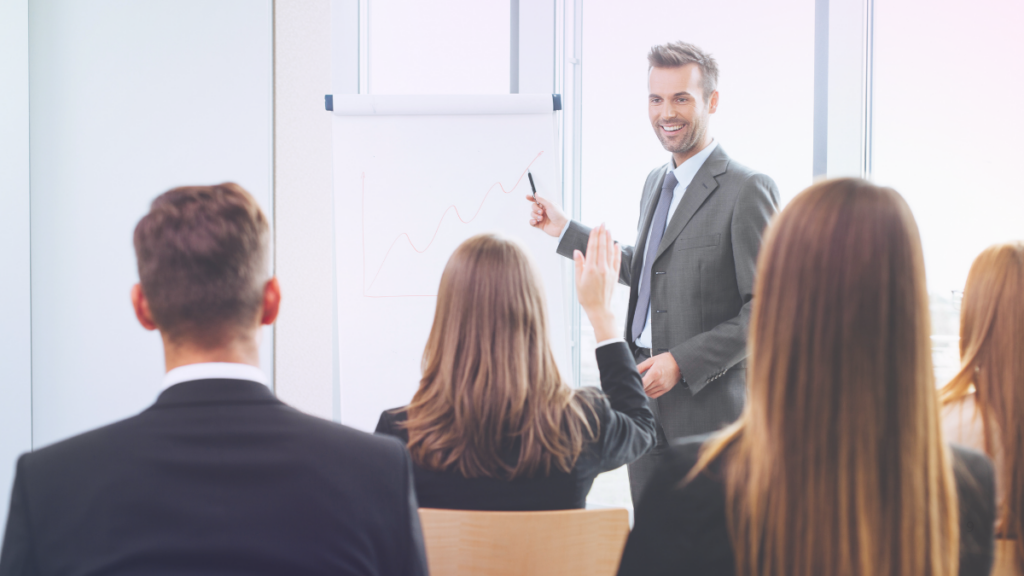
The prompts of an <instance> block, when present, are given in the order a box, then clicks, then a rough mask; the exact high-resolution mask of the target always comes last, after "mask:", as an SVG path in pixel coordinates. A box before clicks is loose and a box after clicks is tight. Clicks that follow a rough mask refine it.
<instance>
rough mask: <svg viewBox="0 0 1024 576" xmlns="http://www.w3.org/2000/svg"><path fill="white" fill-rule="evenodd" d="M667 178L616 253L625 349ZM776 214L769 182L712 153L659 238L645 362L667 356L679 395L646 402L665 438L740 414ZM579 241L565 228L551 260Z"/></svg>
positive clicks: (656, 179) (648, 197) (654, 187)
mask: <svg viewBox="0 0 1024 576" xmlns="http://www.w3.org/2000/svg"><path fill="white" fill-rule="evenodd" d="M671 168H672V166H671V164H666V165H664V166H661V167H660V168H656V169H654V170H653V171H651V173H650V175H648V177H647V183H646V184H645V185H644V192H643V197H642V198H641V199H640V222H639V227H638V230H637V240H636V244H635V247H634V246H623V247H622V269H621V272H620V281H621V282H622V283H623V284H627V285H628V286H629V287H630V295H629V312H628V315H627V317H626V341H627V342H630V347H631V348H632V347H633V343H632V338H631V337H630V334H629V331H630V329H629V327H630V326H632V323H633V314H634V313H640V314H646V310H642V311H636V310H635V308H636V300H637V284H638V283H639V281H640V275H641V270H642V266H643V254H644V252H645V251H646V250H647V248H646V246H645V244H646V240H647V231H648V229H649V228H650V226H651V219H652V217H653V215H654V208H655V207H656V206H657V204H658V198H659V197H660V196H661V185H662V181H663V180H664V178H665V173H666V172H667V171H668V170H669V169H671ZM778 208H779V192H778V188H777V187H776V186H775V182H774V181H772V179H771V178H769V177H768V176H765V175H764V174H759V173H757V172H754V171H752V170H750V169H749V168H747V167H745V166H743V165H741V164H739V163H738V162H736V161H734V160H732V159H730V158H729V156H728V155H727V154H726V153H725V151H724V150H723V149H722V147H721V146H718V147H717V148H716V149H715V150H714V151H713V152H712V153H711V155H710V156H709V157H708V159H707V160H706V161H705V162H704V165H703V166H701V168H700V170H698V171H697V174H696V176H694V178H693V181H692V182H690V185H689V186H687V188H686V192H685V194H684V195H683V198H682V200H681V201H680V203H679V206H678V207H677V208H676V211H675V213H674V214H673V215H672V219H671V220H670V221H669V223H668V225H667V227H666V228H665V235H664V237H663V238H662V240H661V244H660V245H659V246H658V251H657V255H656V257H655V260H654V265H653V268H652V274H651V324H652V326H651V331H652V332H651V333H652V345H653V349H652V352H653V353H654V354H660V353H663V352H671V353H672V355H673V356H674V357H675V360H676V363H677V364H678V365H679V370H680V374H681V376H682V380H681V382H680V385H677V386H676V387H674V388H673V389H672V390H670V391H669V392H668V393H667V394H665V395H664V396H662V397H660V398H658V399H657V400H656V401H655V408H656V409H655V416H656V417H657V418H658V420H659V424H661V426H662V428H663V429H664V432H665V434H666V435H667V436H668V438H678V437H681V436H687V435H692V434H699V433H704V432H709V431H712V430H716V429H718V428H720V427H721V426H722V425H724V424H727V423H729V422H731V421H732V420H734V419H735V418H736V417H738V416H739V413H740V411H741V410H742V408H743V401H744V398H745V391H746V382H745V378H746V370H745V362H744V359H745V358H746V356H747V326H748V324H749V322H750V309H751V300H752V299H753V289H754V269H755V267H756V263H757V252H758V249H759V248H760V245H761V235H762V233H763V232H764V228H765V226H766V225H767V224H768V221H769V220H770V219H771V217H772V215H774V214H775V212H776V211H778ZM589 234H590V229H589V228H587V227H585V226H583V225H582V224H580V223H579V222H576V221H573V222H572V223H571V224H570V225H569V229H568V230H567V231H566V233H565V235H564V236H563V237H562V241H561V242H560V243H559V245H558V253H559V254H561V255H563V256H566V257H568V258H571V257H572V253H573V250H580V251H586V246H587V238H588V236H589ZM634 255H635V256H636V257H635V258H634Z"/></svg>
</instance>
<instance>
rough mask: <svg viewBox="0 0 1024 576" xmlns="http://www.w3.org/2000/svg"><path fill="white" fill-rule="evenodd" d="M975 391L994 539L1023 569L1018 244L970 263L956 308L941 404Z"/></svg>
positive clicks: (1023, 290) (1023, 317)
mask: <svg viewBox="0 0 1024 576" xmlns="http://www.w3.org/2000/svg"><path fill="white" fill-rule="evenodd" d="M972 385H973V386H974V388H975V390H976V391H977V393H976V395H975V406H977V410H978V412H979V414H980V416H981V422H982V427H983V430H984V437H985V451H986V452H988V453H989V455H991V456H997V455H996V454H995V452H996V451H997V449H996V448H997V447H998V452H1000V454H999V456H1001V457H1002V466H1001V470H999V473H1000V478H999V483H1000V486H1001V490H1002V492H1003V501H1002V502H1001V503H1000V510H999V512H998V521H997V526H996V533H997V534H998V535H999V536H1001V537H1003V538H1015V539H1016V540H1017V552H1018V553H1017V557H1018V559H1020V562H1021V565H1020V568H1021V570H1024V526H1022V522H1024V242H1013V243H1008V244H997V245H995V246H991V247H989V248H987V249H986V250H985V251H984V252H982V253H981V254H980V255H978V257H977V258H976V259H975V260H974V264H972V265H971V271H970V273H969V274H968V275H967V285H966V286H965V287H964V299H963V304H962V305H961V307H960V371H959V372H958V373H957V374H956V376H954V377H953V379H952V380H950V381H949V383H948V384H946V385H945V386H944V387H943V388H942V391H941V393H942V401H943V403H950V402H956V401H958V400H960V399H961V398H963V397H964V396H967V395H968V394H970V392H971V386H972Z"/></svg>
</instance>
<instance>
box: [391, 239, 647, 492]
mask: <svg viewBox="0 0 1024 576" xmlns="http://www.w3.org/2000/svg"><path fill="white" fill-rule="evenodd" d="M620 259H621V254H620V251H619V247H618V245H616V244H614V243H613V242H612V239H611V234H610V233H609V232H608V231H607V230H605V229H604V227H603V226H600V227H598V228H595V229H594V230H593V232H592V233H591V235H590V243H589V244H588V247H587V254H586V256H584V255H583V254H581V253H580V252H578V251H577V252H576V258H575V260H576V290H577V295H578V298H579V302H580V305H581V306H582V307H583V309H584V311H586V313H587V316H588V318H589V319H590V322H591V324H592V325H593V327H594V333H595V336H596V337H597V340H598V342H599V344H598V348H597V351H596V354H597V363H598V367H599V369H600V372H601V387H602V389H603V391H604V393H603V394H602V393H601V391H598V390H597V389H596V388H582V389H578V390H574V389H572V388H570V387H569V386H568V385H567V384H566V383H565V382H564V381H563V380H562V377H561V375H560V374H559V372H558V367H557V366H556V365H555V360H554V355H553V354H552V352H551V346H550V343H549V342H548V329H547V317H546V313H545V310H544V309H545V306H544V297H543V292H542V290H541V286H540V282H539V281H538V279H537V275H536V273H535V272H534V269H533V266H532V265H531V264H530V261H529V258H528V257H527V255H526V253H525V252H524V251H523V250H522V249H521V248H520V247H519V246H518V245H516V244H515V243H514V242H511V241H508V240H504V239H502V238H499V237H497V236H494V235H491V234H483V235H479V236H474V237H473V238H470V239H469V240H467V241H465V242H464V243H463V244H462V245H461V246H459V248H458V249H456V250H455V253H454V254H452V256H451V259H449V261H448V265H447V266H446V267H445V270H444V273H443V275H442V276H441V286H440V289H439V290H438V295H437V309H436V312H435V315H434V324H433V327H432V328H431V331H430V336H429V337H428V339H427V346H426V350H424V352H423V378H422V379H421V380H420V387H419V389H418V390H417V391H416V394H415V395H414V396H413V399H412V402H411V403H410V404H409V405H408V406H406V407H404V408H400V409H395V410H388V411H385V412H384V413H383V414H382V415H381V418H380V422H379V423H378V424H377V432H379V433H384V434H390V435H393V436H397V437H399V438H400V439H402V440H403V441H404V442H405V443H406V444H407V445H408V447H409V452H410V453H411V455H412V460H413V464H414V476H415V482H416V494H417V498H418V499H419V504H420V506H423V507H426V508H457V509H472V510H553V509H565V508H582V507H583V506H584V504H585V501H586V496H587V493H588V492H589V491H590V486H591V485H592V484H593V481H594V477H595V476H597V475H598V474H599V473H601V472H604V471H607V470H611V469H613V468H618V467H619V466H622V465H623V464H626V463H628V462H631V461H633V460H635V459H637V458H639V457H640V456H642V455H643V454H644V453H646V452H647V451H648V450H650V449H651V447H653V446H654V441H655V436H654V434H655V432H654V415H653V414H652V413H651V410H650V408H649V407H648V405H647V396H646V395H645V394H644V391H643V385H642V382H641V379H640V374H639V373H638V372H637V370H636V364H635V362H634V360H633V356H632V354H631V353H630V351H629V348H628V347H627V345H626V343H625V341H624V340H623V339H621V338H617V335H618V334H617V332H618V331H617V329H616V325H615V318H614V316H613V314H612V312H611V298H612V293H613V291H614V289H615V284H616V282H617V281H618V274H619V263H620Z"/></svg>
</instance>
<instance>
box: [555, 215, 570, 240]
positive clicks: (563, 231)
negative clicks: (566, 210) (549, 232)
mask: <svg viewBox="0 0 1024 576" xmlns="http://www.w3.org/2000/svg"><path fill="white" fill-rule="evenodd" d="M571 224H572V220H571V219H570V220H568V221H567V222H566V223H565V226H562V232H561V234H559V235H558V243H559V244H561V243H562V238H563V237H564V236H565V233H566V232H568V231H569V225H571Z"/></svg>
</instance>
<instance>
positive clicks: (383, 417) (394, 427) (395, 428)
mask: <svg viewBox="0 0 1024 576" xmlns="http://www.w3.org/2000/svg"><path fill="white" fill-rule="evenodd" d="M408 419H409V413H408V412H407V411H406V409H405V407H404V406H402V407H399V408H392V409H390V410H385V411H383V412H381V413H380V419H379V420H377V428H375V429H374V432H375V433H377V434H384V435H387V436H394V437H395V438H398V439H399V440H401V441H402V442H408V441H409V432H408V431H407V430H406V429H405V426H403V424H404V423H405V421H406V420H408Z"/></svg>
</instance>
